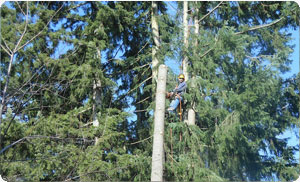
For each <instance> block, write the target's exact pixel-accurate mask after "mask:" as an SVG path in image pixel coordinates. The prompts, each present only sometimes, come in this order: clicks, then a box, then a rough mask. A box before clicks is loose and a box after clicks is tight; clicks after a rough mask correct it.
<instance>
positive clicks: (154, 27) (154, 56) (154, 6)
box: [151, 1, 160, 93]
mask: <svg viewBox="0 0 300 182" xmlns="http://www.w3.org/2000/svg"><path fill="white" fill-rule="evenodd" d="M157 16H158V13H157V2H155V1H152V12H151V25H152V36H153V43H154V45H153V48H152V70H153V71H152V83H153V85H155V84H156V80H157V66H158V63H159V61H158V58H157V52H158V49H159V47H160V41H159V31H158V22H157ZM154 92H155V86H154V87H153V93H154Z"/></svg>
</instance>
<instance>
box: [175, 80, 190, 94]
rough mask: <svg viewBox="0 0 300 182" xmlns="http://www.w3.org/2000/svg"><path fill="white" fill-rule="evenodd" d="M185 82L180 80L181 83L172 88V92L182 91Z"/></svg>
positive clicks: (184, 87)
mask: <svg viewBox="0 0 300 182" xmlns="http://www.w3.org/2000/svg"><path fill="white" fill-rule="evenodd" d="M186 87H187V86H186V82H182V83H180V84H179V85H178V87H177V88H175V89H174V90H173V92H182V91H184V90H185V89H186Z"/></svg>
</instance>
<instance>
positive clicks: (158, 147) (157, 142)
mask: <svg viewBox="0 0 300 182" xmlns="http://www.w3.org/2000/svg"><path fill="white" fill-rule="evenodd" d="M166 84H167V67H166V66H165V65H163V64H162V65H160V66H159V71H158V80H157V87H156V99H155V114H154V134H153V150H152V171H151V181H163V164H164V148H163V144H164V117H165V103H166V96H165V93H166Z"/></svg>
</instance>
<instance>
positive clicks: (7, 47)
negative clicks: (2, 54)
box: [1, 37, 12, 55]
mask: <svg viewBox="0 0 300 182" xmlns="http://www.w3.org/2000/svg"><path fill="white" fill-rule="evenodd" d="M1 38H2V40H3V42H4V44H5V47H6V49H7V50H8V51H9V52H10V54H9V55H11V54H12V51H11V49H10V48H9V46H8V45H7V44H6V41H5V40H4V39H3V37H1ZM1 46H2V45H1Z"/></svg>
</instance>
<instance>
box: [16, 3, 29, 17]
mask: <svg viewBox="0 0 300 182" xmlns="http://www.w3.org/2000/svg"><path fill="white" fill-rule="evenodd" d="M16 2H17V5H18V7H19V8H20V10H21V11H22V13H23V15H24V16H26V14H25V13H24V11H23V9H22V8H21V6H20V4H19V2H18V1H16ZM27 4H28V1H27ZM27 7H28V6H27Z"/></svg>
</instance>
